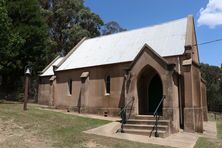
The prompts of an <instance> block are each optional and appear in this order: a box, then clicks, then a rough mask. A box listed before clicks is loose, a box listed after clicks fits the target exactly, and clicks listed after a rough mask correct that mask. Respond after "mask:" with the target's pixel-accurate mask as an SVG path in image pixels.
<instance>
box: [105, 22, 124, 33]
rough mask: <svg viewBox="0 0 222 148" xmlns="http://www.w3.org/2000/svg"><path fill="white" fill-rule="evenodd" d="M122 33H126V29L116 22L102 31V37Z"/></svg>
mask: <svg viewBox="0 0 222 148" xmlns="http://www.w3.org/2000/svg"><path fill="white" fill-rule="evenodd" d="M122 31H126V29H123V28H122V27H121V26H120V25H119V24H118V23H117V22H115V21H111V22H108V23H106V24H105V25H104V26H103V27H102V29H101V33H102V35H108V34H114V33H118V32H122Z"/></svg>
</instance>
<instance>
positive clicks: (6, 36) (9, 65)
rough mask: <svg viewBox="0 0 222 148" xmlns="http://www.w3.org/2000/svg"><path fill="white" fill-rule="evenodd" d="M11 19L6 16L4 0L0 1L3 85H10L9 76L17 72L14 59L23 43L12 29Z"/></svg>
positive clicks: (0, 47) (0, 56) (0, 63)
mask: <svg viewBox="0 0 222 148" xmlns="http://www.w3.org/2000/svg"><path fill="white" fill-rule="evenodd" d="M12 28H13V26H12V22H11V19H10V18H9V16H8V11H7V8H6V2H5V0H1V1H0V59H1V60H0V76H1V77H2V81H3V82H2V85H3V86H12V85H11V84H12V83H13V80H12V79H11V77H10V76H12V75H15V74H16V73H17V67H18V66H20V62H19V61H16V60H15V59H16V58H18V56H19V49H20V48H21V45H22V44H23V42H24V41H23V40H22V38H21V37H20V36H19V35H18V34H17V33H15V32H14V31H13V29H12Z"/></svg>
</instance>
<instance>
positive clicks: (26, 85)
mask: <svg viewBox="0 0 222 148" xmlns="http://www.w3.org/2000/svg"><path fill="white" fill-rule="evenodd" d="M30 75H31V71H30V69H29V68H27V70H26V72H25V92H24V106H23V110H24V111H25V110H27V102H28V93H29V76H30Z"/></svg>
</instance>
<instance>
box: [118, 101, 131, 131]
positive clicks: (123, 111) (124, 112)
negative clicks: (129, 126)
mask: <svg viewBox="0 0 222 148" xmlns="http://www.w3.org/2000/svg"><path fill="white" fill-rule="evenodd" d="M134 99H135V98H134V97H130V101H129V102H128V103H127V104H126V105H125V106H124V107H123V108H121V110H120V112H119V115H120V117H121V128H120V129H119V130H117V132H119V131H120V132H121V133H124V131H123V125H124V124H125V123H126V122H127V120H128V119H129V118H130V115H131V111H132V108H133V103H134ZM130 104H131V107H130V113H129V116H128V118H127V117H126V111H127V109H128V107H129V106H130Z"/></svg>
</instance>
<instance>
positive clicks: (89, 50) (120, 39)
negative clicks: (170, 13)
mask: <svg viewBox="0 0 222 148" xmlns="http://www.w3.org/2000/svg"><path fill="white" fill-rule="evenodd" d="M186 28H187V18H183V19H179V20H175V21H171V22H167V23H163V24H160V25H154V26H151V27H145V28H141V29H135V30H131V31H126V32H121V33H116V34H112V35H107V36H101V37H96V38H92V39H87V40H85V41H84V42H83V43H82V44H81V45H80V46H78V48H77V49H75V52H73V53H72V54H71V55H70V56H69V57H68V58H67V59H66V60H65V61H64V62H63V63H62V64H61V65H60V66H59V68H58V69H57V71H62V70H68V69H76V68H84V67H91V66H99V65H106V64H114V63H122V62H131V61H133V60H134V58H135V57H136V56H137V54H138V53H139V52H140V50H141V49H142V47H143V46H144V44H148V45H149V46H150V47H151V48H152V49H154V50H155V52H157V53H158V54H159V55H160V56H162V57H166V56H175V55H182V54H183V53H184V50H185V48H184V46H185V40H186Z"/></svg>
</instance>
